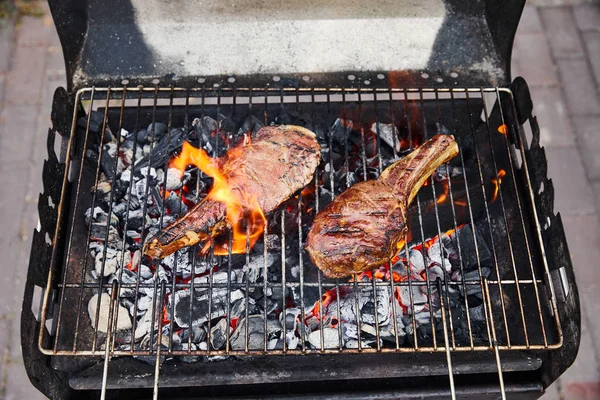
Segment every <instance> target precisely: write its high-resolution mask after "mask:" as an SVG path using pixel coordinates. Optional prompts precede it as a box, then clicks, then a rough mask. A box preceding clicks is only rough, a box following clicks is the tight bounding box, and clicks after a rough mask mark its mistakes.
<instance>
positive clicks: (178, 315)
mask: <svg viewBox="0 0 600 400" xmlns="http://www.w3.org/2000/svg"><path fill="white" fill-rule="evenodd" d="M190 292H191V291H190V290H179V291H177V292H175V296H174V299H175V315H174V316H173V318H174V321H175V322H176V323H177V325H179V327H181V328H188V327H190V326H198V325H202V324H203V323H205V322H206V321H208V320H211V319H214V318H218V317H224V316H225V314H226V304H225V303H226V301H227V300H226V293H225V296H220V294H221V292H220V291H217V290H213V293H212V304H211V312H210V316H209V315H208V314H209V312H208V295H207V294H206V290H197V289H194V296H193V298H192V299H190V297H192V296H190ZM190 301H191V305H192V307H191V310H192V312H191V314H190Z"/></svg>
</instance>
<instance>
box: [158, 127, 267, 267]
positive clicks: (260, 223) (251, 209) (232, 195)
mask: <svg viewBox="0 0 600 400" xmlns="http://www.w3.org/2000/svg"><path fill="white" fill-rule="evenodd" d="M246 143H250V139H248V141H247V142H246ZM188 165H195V166H196V167H198V168H199V169H200V170H201V171H202V172H204V173H205V174H206V175H208V176H210V177H211V178H213V187H212V189H211V190H210V192H209V193H208V195H207V198H209V199H212V200H215V201H218V202H221V203H223V204H225V206H226V210H227V219H228V220H229V223H230V225H231V226H232V233H233V238H232V241H231V253H232V254H239V253H245V252H246V241H247V240H248V241H249V246H250V248H252V247H253V246H254V244H255V243H256V241H257V240H258V238H259V237H260V235H261V234H262V232H263V231H264V227H265V223H266V217H265V215H264V213H263V212H262V210H261V209H260V206H259V204H258V199H257V198H256V196H253V195H250V194H246V193H240V192H239V191H237V190H236V191H234V190H232V188H231V186H230V184H229V182H228V181H227V178H226V177H225V176H224V175H223V174H222V173H221V171H220V168H219V165H218V162H217V160H215V159H213V158H211V157H210V156H209V155H208V154H206V152H205V151H204V150H202V149H199V148H195V147H193V146H192V145H191V144H189V143H188V142H185V143H183V147H182V149H181V153H180V154H179V156H177V157H175V158H174V159H173V160H171V162H170V164H169V167H170V168H176V169H177V170H179V172H180V174H181V176H183V172H184V171H185V169H186V167H187V166H188ZM209 247H210V244H208V245H205V246H204V248H203V251H206V250H207V249H208V248H209ZM229 250H230V249H229V243H224V244H215V247H214V253H215V254H216V255H227V254H229Z"/></svg>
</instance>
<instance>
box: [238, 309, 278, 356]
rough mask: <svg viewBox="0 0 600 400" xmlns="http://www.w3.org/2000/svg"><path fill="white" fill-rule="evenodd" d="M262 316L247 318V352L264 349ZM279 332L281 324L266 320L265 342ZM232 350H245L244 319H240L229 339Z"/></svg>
mask: <svg viewBox="0 0 600 400" xmlns="http://www.w3.org/2000/svg"><path fill="white" fill-rule="evenodd" d="M264 321H265V320H264V317H263V316H262V315H252V316H250V317H248V321H247V323H248V335H247V339H248V350H260V349H262V348H264V340H265V326H264ZM280 331H281V324H280V323H279V321H277V320H272V319H268V320H267V341H269V340H270V339H272V338H273V336H274V335H276V334H278V333H279V332H280ZM230 343H231V348H232V349H233V350H244V349H245V348H246V319H245V318H240V320H239V321H238V324H237V328H236V330H235V332H233V334H232V335H231V338H230Z"/></svg>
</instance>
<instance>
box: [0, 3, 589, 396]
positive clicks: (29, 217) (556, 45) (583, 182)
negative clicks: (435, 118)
mask: <svg viewBox="0 0 600 400" xmlns="http://www.w3.org/2000/svg"><path fill="white" fill-rule="evenodd" d="M532 3H533V4H534V5H535V6H528V7H526V10H525V13H524V16H523V19H522V21H521V24H520V27H519V32H518V34H517V37H516V40H515V45H514V52H513V76H517V75H521V76H524V77H525V79H526V80H527V81H528V83H529V85H530V88H531V92H532V96H533V100H534V104H535V112H536V114H537V115H538V118H539V122H540V124H541V132H542V137H541V140H542V144H543V145H544V146H546V148H547V154H548V159H549V174H550V176H551V177H552V178H553V180H554V184H555V188H556V193H557V195H556V208H557V211H560V212H561V214H562V215H563V221H564V225H565V229H566V232H567V237H568V241H569V247H570V249H571V253H572V257H573V263H574V266H575V273H576V275H577V279H578V285H579V289H580V293H581V298H582V312H583V335H582V348H584V349H592V350H593V351H581V352H580V354H579V355H578V358H577V360H576V362H575V364H574V365H573V367H572V368H570V369H569V370H568V371H567V373H565V374H564V375H563V376H562V377H561V378H560V379H559V381H557V382H556V383H555V384H554V385H552V386H551V387H550V388H549V389H548V391H547V393H546V395H545V396H544V400H554V399H569V400H570V399H595V398H600V367H599V365H600V363H599V360H600V319H598V318H597V315H599V314H600V304H598V303H597V302H594V301H592V299H594V298H595V295H594V294H595V293H594V292H597V291H599V290H600V273H599V272H598V269H597V268H596V263H597V260H599V259H600V229H599V220H598V216H599V215H600V202H598V201H597V200H596V199H597V198H598V196H600V168H598V167H600V135H599V134H598V133H597V130H598V127H599V126H600V96H599V91H598V85H600V5H598V4H580V3H582V2H581V1H577V0H569V1H567V2H566V3H568V4H570V5H569V6H564V5H563V6H560V4H565V1H564V0H562V1H561V0H534V1H532ZM41 4H42V5H44V3H41ZM548 5H551V6H553V7H548ZM555 5H559V6H557V7H554V6H555ZM538 6H539V7H538ZM64 80H65V78H64V65H63V62H62V53H61V51H60V45H59V42H58V39H57V37H56V33H55V31H54V28H53V26H52V21H51V19H50V17H49V14H48V13H47V12H46V15H45V16H43V17H41V18H40V17H28V16H25V17H22V18H20V19H19V21H14V20H11V21H0V185H2V186H1V187H4V188H11V190H10V191H5V192H4V193H3V195H2V197H0V210H5V209H7V208H8V209H10V210H11V212H10V213H3V214H2V220H3V224H2V228H3V229H2V230H1V231H0V254H1V255H2V257H1V258H0V271H1V272H2V276H1V277H0V293H2V294H3V296H4V298H5V299H10V300H9V301H3V302H2V303H1V304H2V305H1V306H0V399H3V398H5V399H24V398H27V399H35V398H39V397H40V395H39V393H38V392H37V391H36V390H35V389H33V387H32V386H31V385H30V384H29V382H28V379H27V377H26V375H25V371H24V369H23V365H22V360H21V359H20V349H19V340H20V339H19V323H18V319H19V313H20V302H21V296H22V291H23V284H24V277H25V272H26V268H27V263H28V256H29V248H30V240H31V231H32V229H33V228H34V227H35V225H36V222H37V215H36V212H37V211H36V204H35V202H36V200H37V194H38V192H39V191H40V190H41V165H42V162H43V158H44V157H45V134H46V130H47V128H48V126H49V123H50V121H49V115H48V114H49V111H50V106H51V100H52V93H53V90H54V88H56V87H57V86H60V85H64ZM574 193H575V195H573V194H574ZM15 205H19V206H20V207H15ZM15 209H18V212H14V211H15Z"/></svg>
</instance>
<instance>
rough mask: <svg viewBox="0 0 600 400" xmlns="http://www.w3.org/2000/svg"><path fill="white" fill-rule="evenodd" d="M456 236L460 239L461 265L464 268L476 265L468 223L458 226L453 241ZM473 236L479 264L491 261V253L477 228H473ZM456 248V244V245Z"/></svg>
mask: <svg viewBox="0 0 600 400" xmlns="http://www.w3.org/2000/svg"><path fill="white" fill-rule="evenodd" d="M456 237H458V240H460V254H461V257H462V262H463V266H464V268H465V269H469V268H472V267H476V266H477V255H476V252H475V242H474V241H473V230H472V229H471V225H470V224H465V225H463V226H461V227H460V228H458V230H457V231H456V234H455V235H454V239H453V240H454V241H455V242H456V240H457V239H456ZM475 238H476V240H477V249H478V250H479V262H480V263H481V264H484V263H488V262H492V253H491V251H490V249H489V247H488V245H487V243H486V241H485V240H484V238H483V237H482V235H481V234H480V233H479V230H478V229H475ZM456 247H457V248H458V244H457V245H456Z"/></svg>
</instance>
